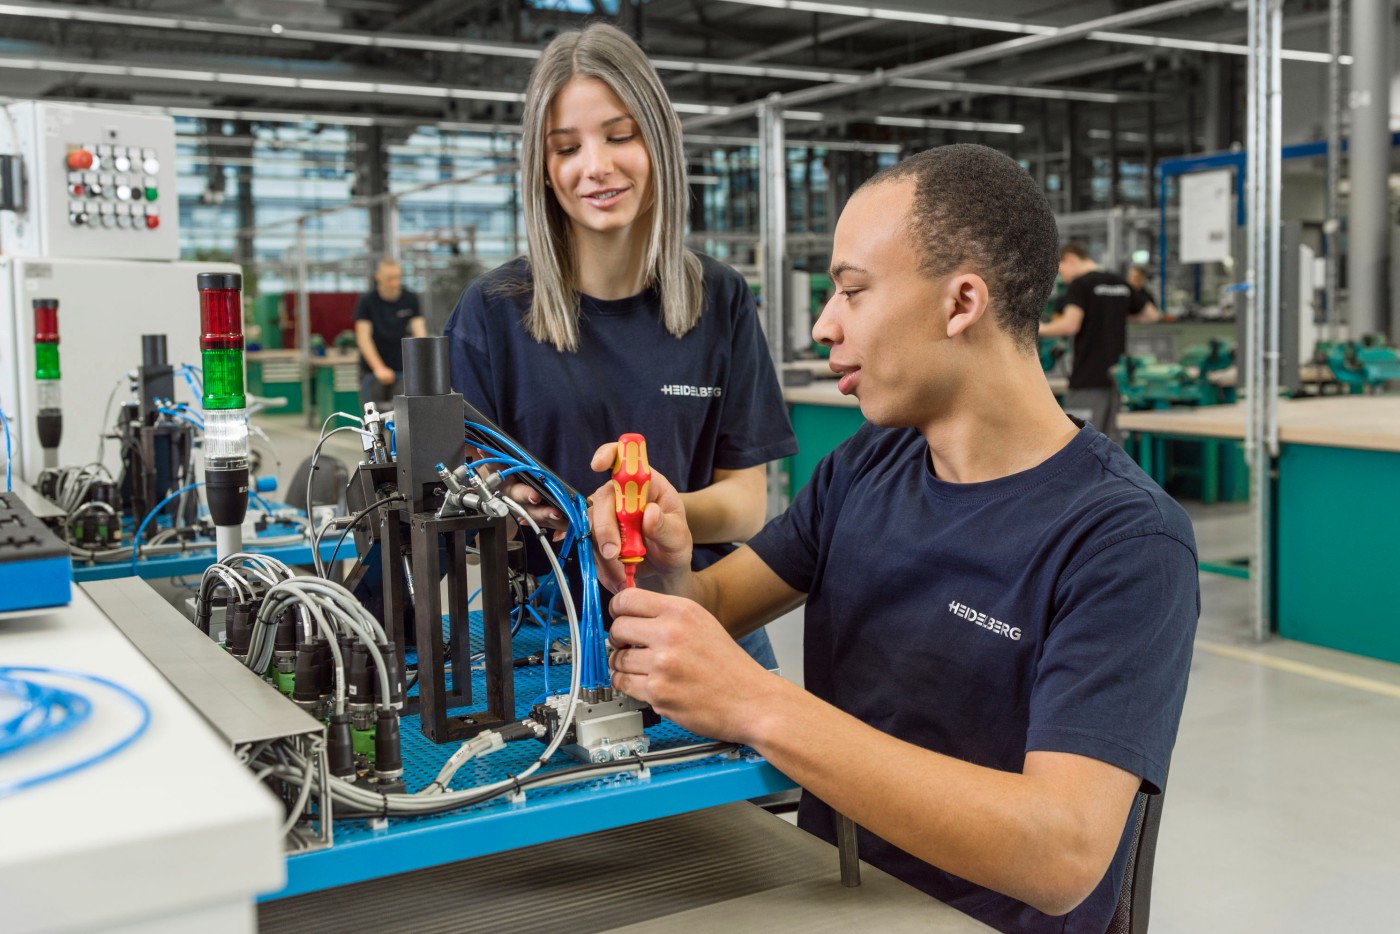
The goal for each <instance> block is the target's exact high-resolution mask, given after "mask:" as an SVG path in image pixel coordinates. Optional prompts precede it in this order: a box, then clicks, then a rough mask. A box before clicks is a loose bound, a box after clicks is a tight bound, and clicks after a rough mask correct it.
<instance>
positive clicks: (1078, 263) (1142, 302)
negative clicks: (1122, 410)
mask: <svg viewBox="0 0 1400 934" xmlns="http://www.w3.org/2000/svg"><path fill="white" fill-rule="evenodd" d="M1060 278H1062V279H1063V280H1064V281H1065V296H1064V297H1065V303H1064V310H1063V311H1061V312H1060V313H1059V314H1057V315H1056V316H1055V317H1054V318H1053V319H1052V320H1050V321H1047V322H1045V323H1043V324H1041V325H1040V336H1041V337H1073V338H1074V364H1073V366H1072V367H1071V368H1070V373H1069V392H1068V393H1066V394H1065V411H1068V412H1087V413H1089V421H1090V422H1091V423H1092V424H1093V425H1094V427H1095V428H1097V429H1099V430H1100V431H1102V432H1103V433H1104V434H1106V435H1108V436H1109V437H1110V438H1112V439H1113V440H1114V441H1118V440H1120V436H1119V432H1118V404H1119V393H1118V384H1117V383H1116V382H1115V381H1114V379H1113V374H1112V373H1110V372H1109V369H1110V367H1112V366H1113V365H1114V364H1115V363H1117V362H1118V360H1119V358H1121V357H1122V356H1123V351H1124V349H1125V348H1126V346H1127V343H1128V322H1129V321H1132V322H1134V323H1140V324H1150V323H1152V322H1154V321H1156V320H1158V319H1159V318H1161V317H1162V314H1161V312H1159V311H1158V310H1157V306H1156V305H1154V304H1153V303H1152V302H1151V301H1149V300H1148V298H1147V296H1146V295H1145V293H1143V292H1139V291H1137V290H1136V289H1134V288H1133V287H1132V286H1130V285H1129V284H1128V283H1127V281H1126V280H1124V279H1123V277H1121V276H1116V275H1114V274H1113V273H1111V272H1105V271H1104V270H1102V269H1099V264H1098V263H1096V262H1094V260H1093V257H1091V256H1090V255H1089V250H1088V248H1087V247H1085V246H1084V245H1083V244H1082V243H1067V244H1065V245H1064V246H1063V247H1062V248H1061V249H1060Z"/></svg>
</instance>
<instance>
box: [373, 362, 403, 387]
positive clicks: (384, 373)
mask: <svg viewBox="0 0 1400 934" xmlns="http://www.w3.org/2000/svg"><path fill="white" fill-rule="evenodd" d="M374 378H375V379H377V380H379V381H380V382H381V383H383V384H384V385H385V386H392V385H394V381H395V380H396V379H398V378H399V375H398V374H397V373H395V372H394V370H393V368H392V367H387V366H385V365H384V364H382V363H381V364H380V365H379V366H377V367H375V368H374Z"/></svg>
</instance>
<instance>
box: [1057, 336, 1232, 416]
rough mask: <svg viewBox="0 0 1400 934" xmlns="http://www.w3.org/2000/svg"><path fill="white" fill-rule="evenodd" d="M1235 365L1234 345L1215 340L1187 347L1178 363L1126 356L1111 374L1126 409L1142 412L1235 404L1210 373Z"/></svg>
mask: <svg viewBox="0 0 1400 934" xmlns="http://www.w3.org/2000/svg"><path fill="white" fill-rule="evenodd" d="M1041 360H1042V362H1043V361H1044V351H1043V349H1042V353H1041ZM1234 364H1235V347H1234V344H1232V343H1231V342H1229V341H1226V340H1222V339H1220V338H1212V339H1211V341H1210V343H1209V344H1208V345H1204V346H1193V347H1188V348H1187V349H1186V350H1185V351H1184V352H1183V353H1182V354H1181V359H1180V360H1178V361H1177V362H1176V363H1158V362H1157V358H1156V357H1154V356H1152V355H1150V354H1143V355H1132V354H1124V355H1123V357H1122V359H1120V360H1119V362H1118V363H1117V364H1116V365H1115V366H1114V367H1113V370H1112V372H1113V377H1114V379H1115V380H1116V381H1117V382H1118V389H1119V391H1120V392H1122V394H1123V399H1124V402H1125V403H1126V405H1127V407H1128V408H1129V409H1133V410H1138V411H1141V410H1142V409H1165V408H1168V407H1169V406H1173V405H1218V404H1220V403H1222V402H1233V401H1234V389H1233V388H1229V387H1222V386H1217V385H1215V384H1214V383H1212V382H1211V381H1210V374H1211V373H1214V372H1217V371H1219V370H1224V369H1227V368H1229V367H1231V366H1234Z"/></svg>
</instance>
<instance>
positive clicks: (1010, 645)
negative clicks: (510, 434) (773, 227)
mask: <svg viewBox="0 0 1400 934" xmlns="http://www.w3.org/2000/svg"><path fill="white" fill-rule="evenodd" d="M901 219H902V220H901ZM1056 242H1057V236H1056V230H1055V222H1054V218H1053V217H1052V215H1051V214H1050V210H1049V206H1048V205H1047V204H1046V201H1045V198H1044V196H1043V195H1042V194H1041V193H1040V191H1039V190H1038V189H1037V188H1036V186H1035V184H1034V182H1033V181H1032V180H1031V179H1030V177H1029V176H1028V175H1027V174H1026V173H1025V172H1023V171H1022V170H1021V169H1020V168H1019V167H1017V166H1016V164H1015V163H1013V162H1012V161H1011V160H1009V159H1007V158H1006V157H1005V156H1002V155H1000V154H998V153H996V152H994V151H993V150H990V149H986V148H983V147H980V146H946V147H943V148H940V149H935V150H930V151H928V152H924V153H921V154H919V155H917V156H914V157H912V158H910V159H907V160H905V161H904V162H901V163H900V164H898V165H897V166H895V167H893V168H891V169H887V170H885V171H884V172H882V173H880V174H879V175H877V176H876V177H875V178H873V179H872V180H871V181H869V182H867V183H866V184H865V186H864V187H862V188H861V189H860V190H859V191H858V192H857V193H856V194H855V195H854V196H853V197H852V198H851V200H850V202H849V203H848V204H847V205H846V208H845V210H844V211H843V212H842V215H841V218H840V222H839V223H838V224H837V228H836V239H835V246H834V252H833V256H832V266H831V274H832V279H833V280H834V281H835V283H836V284H837V288H838V289H839V291H838V293H837V294H836V295H835V296H834V297H833V298H832V299H831V301H830V302H829V303H828V304H827V306H826V308H825V309H824V310H823V312H822V315H821V318H820V319H819V320H818V321H817V323H816V325H815V326H814V328H813V335H814V336H815V337H816V338H817V339H818V340H820V341H822V343H824V344H826V345H827V346H828V347H830V348H831V367H832V369H833V370H835V371H836V372H838V373H840V374H841V380H840V387H841V390H842V391H843V392H845V393H849V394H853V395H855V396H856V397H857V398H858V399H859V400H860V407H861V411H862V413H863V414H864V415H865V417H866V418H867V419H868V420H869V422H870V424H867V425H865V426H864V427H862V428H861V430H860V431H859V432H857V434H856V435H855V436H853V437H852V438H851V439H849V440H848V441H847V442H846V443H845V444H843V445H842V446H841V447H839V448H838V449H837V450H836V451H835V452H833V453H832V454H831V455H829V456H828V457H826V458H825V459H824V460H823V461H822V462H821V464H820V465H819V466H818V467H817V469H816V471H815V473H814V475H813V477H812V479H811V481H810V482H809V483H808V484H807V485H806V486H805V487H804V488H803V489H802V491H801V492H800V493H799V494H798V496H797V499H796V501H795V502H794V504H793V506H792V508H791V509H789V510H788V512H787V513H785V514H784V515H782V516H780V517H778V518H777V519H775V520H773V521H772V522H770V523H769V524H768V526H767V527H766V528H765V529H764V530H763V531H762V532H761V533H760V534H759V535H758V536H757V537H756V538H754V539H753V540H752V541H750V542H749V544H748V545H747V546H745V547H743V548H741V549H739V550H738V551H737V552H735V553H733V554H731V555H729V556H727V557H726V558H724V559H723V560H721V561H720V562H719V563H718V564H716V565H714V566H712V567H710V568H707V569H705V570H703V571H700V572H696V573H692V572H690V570H689V567H690V535H689V532H688V531H687V529H686V523H685V511H684V508H683V507H682V506H681V504H680V501H679V499H678V498H677V496H676V494H675V491H674V489H673V488H672V487H671V485H670V484H669V483H668V482H667V481H666V480H665V478H664V477H661V476H660V475H658V474H654V475H653V479H652V482H651V487H650V499H651V501H652V502H651V503H649V505H648V506H647V508H646V512H645V514H644V517H643V530H644V534H645V537H646V547H647V557H646V560H645V562H644V564H643V565H642V566H641V571H640V575H639V580H640V581H641V582H643V584H644V586H645V587H648V588H651V589H628V590H623V591H621V592H620V593H618V594H617V596H616V597H614V598H613V600H612V603H611V608H612V612H613V614H614V616H615V617H616V619H615V622H614V624H613V628H612V631H611V641H612V643H613V645H614V646H615V649H616V651H615V652H614V653H613V655H612V661H611V664H612V668H613V684H614V686H615V687H616V688H618V689H619V690H622V691H624V692H626V693H628V694H630V695H632V696H634V697H638V698H641V699H643V700H645V701H648V702H650V703H651V704H652V705H653V706H654V707H655V708H656V709H657V710H658V711H659V712H660V713H661V714H662V715H664V716H666V717H669V718H671V719H673V720H675V721H676V722H678V723H680V724H682V725H683V726H685V727H688V728H689V729H691V730H693V731H695V732H697V733H700V734H702V735H705V736H713V737H717V738H723V739H728V740H732V741H736V742H742V743H746V744H748V745H750V746H752V747H753V748H755V749H756V750H758V751H759V752H760V753H761V754H763V755H764V756H766V757H767V758H768V759H769V761H771V762H772V763H773V765H775V766H776V767H777V768H779V769H781V770H782V771H783V772H784V773H786V774H787V775H789V776H791V777H792V778H793V779H794V780H795V781H797V782H798V783H799V784H801V785H802V786H803V788H804V789H805V790H806V794H804V796H803V801H802V806H801V811H800V814H799V823H800V824H801V826H803V827H805V828H806V829H808V830H809V831H811V832H813V833H816V834H818V835H820V836H823V837H826V838H827V839H833V837H834V830H833V809H834V810H835V811H839V812H840V813H843V814H845V815H847V816H849V817H850V818H852V819H853V820H854V821H855V822H856V823H857V824H859V825H860V826H861V828H862V830H861V834H860V853H861V856H862V857H863V858H864V859H866V860H868V861H870V862H872V863H873V864H875V865H876V866H879V867H880V868H882V869H884V870H886V871H888V872H890V873H892V874H894V875H895V876H898V877H899V878H901V879H903V880H905V881H906V882H909V883H910V884H912V885H915V886H918V887H919V888H921V889H923V890H924V891H926V892H928V893H930V894H931V895H934V896H936V897H938V898H939V899H941V900H943V901H944V902H947V903H948V904H951V905H953V906H955V907H957V908H959V909H961V910H963V911H965V912H967V913H968V914H970V915H973V916H974V917H977V918H979V919H980V920H982V921H984V922H986V923H988V924H990V925H992V926H993V927H996V928H998V929H1000V930H1003V931H1032V932H1039V931H1056V932H1062V931H1094V932H1096V934H1101V932H1102V931H1103V930H1104V929H1105V927H1106V926H1107V923H1108V920H1109V918H1110V917H1111V915H1112V913H1113V910H1114V905H1115V903H1116V901H1117V896H1118V891H1119V887H1120V884H1121V882H1122V879H1123V876H1124V871H1125V867H1126V863H1127V855H1128V848H1129V845H1130V842H1131V837H1132V832H1131V826H1130V814H1131V809H1132V806H1133V803H1134V796H1135V794H1136V793H1137V791H1138V790H1139V789H1143V790H1146V791H1149V792H1156V791H1159V790H1160V789H1161V787H1162V785H1163V783H1164V782H1165V780H1166V774H1167V763H1168V760H1169V757H1170V753H1171V748H1172V744H1173V742H1174V740H1175V735H1176V728H1177V723H1178V721H1179V718H1180V713H1181V706H1182V700H1183V696H1184V694H1185V689H1186V676H1187V669H1188V667H1189V664H1190V657H1191V644H1192V638H1193V634H1194V631H1195V625H1196V619H1197V616H1198V614H1199V599H1198V588H1197V577H1196V573H1197V572H1196V555H1195V545H1194V540H1193V537H1192V532H1191V527H1190V524H1189V522H1188V520H1187V518H1186V516H1185V514H1184V513H1183V512H1182V510H1181V509H1180V508H1179V507H1178V506H1177V505H1176V504H1175V503H1174V502H1172V500H1170V499H1169V498H1168V497H1167V496H1166V495H1165V494H1164V493H1162V491H1161V490H1160V489H1158V488H1157V487H1155V486H1154V485H1153V484H1152V482H1151V481H1150V480H1149V479H1148V478H1147V477H1146V476H1145V475H1144V474H1143V473H1142V472H1141V471H1140V470H1139V469H1138V468H1137V466H1136V465H1135V464H1134V463H1133V462H1132V461H1131V460H1130V459H1129V458H1128V457H1127V455H1126V454H1125V453H1124V452H1123V451H1122V449H1120V448H1119V447H1118V446H1117V445H1115V444H1112V443H1111V442H1110V441H1109V440H1108V439H1107V438H1105V437H1104V436H1103V435H1102V434H1100V433H1099V432H1098V431H1097V430H1095V429H1094V428H1093V427H1091V426H1087V425H1080V424H1076V423H1074V422H1072V421H1071V420H1070V419H1069V418H1067V417H1066V415H1065V414H1064V412H1063V411H1061V409H1060V408H1059V406H1058V405H1057V404H1056V402H1055V399H1054V397H1053V396H1052V395H1051V393H1050V389H1049V387H1048V386H1047V385H1046V382H1045V377H1044V375H1043V374H1042V372H1041V369H1040V363H1039V359H1038V357H1037V354H1036V333H1037V324H1038V321H1039V315H1040V310H1041V309H1042V308H1043V307H1044V306H1045V300H1046V297H1047V296H1048V294H1049V292H1050V287H1051V284H1052V283H1053V281H1054V276H1055V256H1056ZM612 456H613V446H612V445H605V446H604V447H603V448H600V449H599V451H598V452H597V454H596V455H595V458H594V461H593V466H594V468H595V469H599V470H602V469H606V468H607V467H608V466H609V465H610V464H611V461H612ZM592 520H593V524H594V535H595V541H596V543H597V547H598V549H599V551H600V553H601V556H602V558H603V562H602V566H601V570H600V575H601V576H602V577H603V580H604V583H605V584H606V585H607V586H608V587H610V588H613V589H616V588H617V587H618V586H619V585H620V583H621V581H622V570H621V565H620V564H619V563H618V562H617V561H616V560H614V559H615V556H616V555H617V547H618V546H617V542H618V533H617V524H616V519H615V517H614V514H613V504H612V501H611V496H610V494H609V493H608V492H607V491H606V490H600V491H599V492H598V493H597V494H595V495H594V506H593V511H592ZM804 600H805V601H806V603H807V607H806V645H805V655H806V658H805V662H806V683H807V686H808V690H809V691H810V693H808V692H807V691H804V690H802V689H800V688H798V687H797V686H795V685H794V684H792V683H791V682H788V681H785V680H783V679H782V678H780V677H777V676H775V675H773V674H771V673H769V672H765V671H763V670H762V669H761V668H759V666H758V665H756V664H754V663H753V662H752V661H751V660H750V659H749V658H748V657H747V656H746V655H745V654H744V653H743V652H742V651H741V650H739V648H738V647H737V645H736V644H735V642H734V638H735V637H738V636H742V635H743V634H744V633H746V632H749V631H751V630H752V629H754V628H755V627H757V626H759V625H762V624H763V623H765V622H767V621H769V620H772V619H773V618H775V617H777V616H778V615H780V614H782V613H784V612H786V611H788V610H790V609H792V608H794V607H796V606H797V605H799V604H801V603H802V602H803V601H804ZM1055 916H1066V917H1055Z"/></svg>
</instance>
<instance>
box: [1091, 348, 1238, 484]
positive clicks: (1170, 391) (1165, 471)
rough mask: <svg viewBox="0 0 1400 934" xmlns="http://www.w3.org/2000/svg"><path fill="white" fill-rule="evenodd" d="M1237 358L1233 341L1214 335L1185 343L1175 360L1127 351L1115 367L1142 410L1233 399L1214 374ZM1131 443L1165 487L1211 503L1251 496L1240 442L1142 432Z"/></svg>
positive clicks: (1132, 405) (1131, 402)
mask: <svg viewBox="0 0 1400 934" xmlns="http://www.w3.org/2000/svg"><path fill="white" fill-rule="evenodd" d="M1234 364H1235V345H1234V343H1233V342H1232V341H1229V340H1227V339H1224V338H1215V337H1213V338H1211V339H1210V342H1209V343H1208V344H1204V345H1199V344H1198V345H1193V346H1191V347H1188V348H1186V350H1185V351H1183V352H1182V354H1181V356H1180V359H1179V360H1178V361H1177V362H1176V363H1158V362H1157V358H1156V357H1154V356H1152V355H1151V354H1125V355H1124V356H1123V357H1122V359H1121V360H1120V361H1119V362H1118V363H1117V364H1116V365H1115V366H1114V367H1113V371H1112V372H1113V376H1114V379H1115V380H1116V381H1117V383H1118V388H1119V390H1120V391H1121V392H1122V394H1123V400H1124V405H1125V406H1126V407H1127V408H1128V409H1131V410H1136V411H1142V410H1144V409H1166V408H1172V407H1174V406H1202V405H1219V404H1221V403H1227V402H1234V401H1235V389H1234V387H1233V386H1221V385H1216V384H1215V383H1213V382H1212V381H1211V379H1210V375H1211V374H1212V373H1216V372H1219V371H1221V370H1225V369H1228V368H1230V367H1232V366H1234ZM1126 446H1127V448H1128V452H1129V453H1130V454H1133V455H1134V458H1135V459H1136V460H1137V462H1138V464H1140V465H1141V466H1142V468H1143V469H1144V470H1146V471H1147V472H1148V475H1149V476H1151V477H1152V479H1153V480H1155V481H1156V482H1157V483H1158V485H1160V486H1161V487H1162V488H1164V489H1168V490H1169V491H1175V490H1183V491H1185V492H1186V493H1187V494H1188V495H1193V496H1199V497H1200V499H1201V500H1202V501H1203V502H1206V503H1215V502H1219V501H1221V500H1224V501H1226V502H1243V501H1244V500H1245V499H1247V498H1248V495H1249V489H1248V470H1247V468H1246V467H1245V462H1244V454H1243V451H1242V449H1241V448H1240V445H1239V444H1238V443H1237V442H1234V441H1226V440H1213V439H1179V438H1169V437H1163V436H1156V435H1138V436H1136V437H1133V438H1130V439H1128V440H1127V442H1126Z"/></svg>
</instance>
